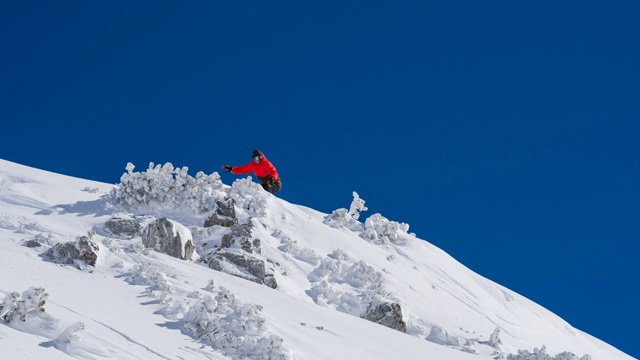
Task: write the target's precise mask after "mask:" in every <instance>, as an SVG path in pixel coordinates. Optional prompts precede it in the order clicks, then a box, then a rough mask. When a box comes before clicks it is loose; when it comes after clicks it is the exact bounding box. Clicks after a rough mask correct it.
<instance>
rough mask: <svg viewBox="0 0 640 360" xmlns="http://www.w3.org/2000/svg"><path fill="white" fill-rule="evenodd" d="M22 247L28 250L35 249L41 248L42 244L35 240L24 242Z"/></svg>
mask: <svg viewBox="0 0 640 360" xmlns="http://www.w3.org/2000/svg"><path fill="white" fill-rule="evenodd" d="M24 246H26V247H30V248H36V247H40V246H42V244H41V243H40V241H38V240H36V239H31V240H29V241H26V242H25V243H24Z"/></svg>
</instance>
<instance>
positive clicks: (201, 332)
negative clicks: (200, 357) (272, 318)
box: [183, 283, 291, 360]
mask: <svg viewBox="0 0 640 360" xmlns="http://www.w3.org/2000/svg"><path fill="white" fill-rule="evenodd" d="M210 285H211V287H209V289H210V290H212V292H213V293H214V297H211V296H209V295H204V296H203V299H202V300H200V301H196V302H195V303H194V304H193V306H191V308H190V309H189V311H188V312H187V313H186V314H185V316H184V318H183V320H184V328H185V330H186V332H187V333H189V334H190V335H192V336H194V337H196V338H198V339H200V340H201V341H203V342H205V343H206V344H208V345H211V346H212V347H213V348H215V349H217V350H220V351H222V352H223V353H224V354H225V355H226V356H229V357H231V358H232V359H256V360H257V359H274V360H276V359H278V360H280V359H281V360H285V359H291V354H290V352H289V350H288V349H287V348H286V347H285V346H284V342H283V340H282V338H280V337H278V336H276V335H273V334H271V332H270V331H269V329H268V328H267V327H266V320H265V318H264V317H263V316H262V315H261V312H262V307H261V306H259V305H253V304H245V303H242V302H241V301H240V300H238V299H237V298H236V297H235V296H234V295H233V294H232V293H230V292H229V291H228V290H227V289H225V288H223V287H220V288H215V287H214V285H213V283H210Z"/></svg>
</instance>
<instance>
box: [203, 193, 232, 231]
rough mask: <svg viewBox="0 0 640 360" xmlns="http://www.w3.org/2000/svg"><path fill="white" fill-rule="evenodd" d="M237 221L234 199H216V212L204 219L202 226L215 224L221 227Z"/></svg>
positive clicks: (230, 225)
mask: <svg viewBox="0 0 640 360" xmlns="http://www.w3.org/2000/svg"><path fill="white" fill-rule="evenodd" d="M237 223H238V219H237V217H236V209H235V200H233V199H232V198H226V199H224V200H218V201H216V212H215V213H213V214H212V215H211V217H210V218H209V219H208V220H207V221H205V223H204V227H206V228H207V227H212V226H215V225H218V226H223V227H232V226H233V225H235V224H237Z"/></svg>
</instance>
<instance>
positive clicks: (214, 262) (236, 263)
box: [209, 250, 278, 289]
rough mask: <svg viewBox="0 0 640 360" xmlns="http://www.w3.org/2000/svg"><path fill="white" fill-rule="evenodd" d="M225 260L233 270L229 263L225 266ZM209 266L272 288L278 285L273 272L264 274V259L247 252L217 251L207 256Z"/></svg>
mask: <svg viewBox="0 0 640 360" xmlns="http://www.w3.org/2000/svg"><path fill="white" fill-rule="evenodd" d="M225 262H226V263H229V264H230V265H231V267H233V268H234V270H233V271H231V270H230V269H229V265H227V266H225V265H224V263H225ZM209 268H211V269H213V270H217V271H222V272H226V273H228V274H230V275H235V276H238V277H241V278H243V279H247V280H251V281H253V282H256V283H259V284H265V285H267V286H269V287H270V288H272V289H275V288H277V287H278V283H277V282H276V280H275V278H274V277H273V274H266V269H265V265H264V261H263V260H261V259H258V258H255V257H253V256H251V255H248V254H246V255H245V254H244V253H235V252H229V251H224V250H223V251H218V252H216V253H214V254H213V255H212V256H211V257H210V258H209Z"/></svg>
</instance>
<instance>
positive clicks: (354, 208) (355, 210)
mask: <svg viewBox="0 0 640 360" xmlns="http://www.w3.org/2000/svg"><path fill="white" fill-rule="evenodd" d="M367 210H369V209H368V208H367V207H366V206H364V200H362V199H361V198H360V196H358V193H357V192H355V191H354V192H353V201H352V202H351V207H349V215H351V217H352V218H354V219H355V220H358V218H359V217H360V212H361V211H367Z"/></svg>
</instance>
